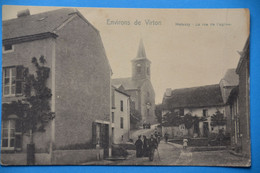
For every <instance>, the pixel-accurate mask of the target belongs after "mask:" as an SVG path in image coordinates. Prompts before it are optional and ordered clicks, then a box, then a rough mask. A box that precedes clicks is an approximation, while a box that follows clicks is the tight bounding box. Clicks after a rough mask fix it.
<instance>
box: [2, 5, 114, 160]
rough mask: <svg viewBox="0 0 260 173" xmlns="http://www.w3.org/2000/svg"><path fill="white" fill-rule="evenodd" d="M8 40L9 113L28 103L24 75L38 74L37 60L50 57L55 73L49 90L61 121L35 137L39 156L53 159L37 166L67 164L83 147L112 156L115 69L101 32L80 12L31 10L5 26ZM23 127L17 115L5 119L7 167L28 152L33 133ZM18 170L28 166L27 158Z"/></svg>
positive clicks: (5, 59) (4, 93)
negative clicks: (21, 102) (12, 106)
mask: <svg viewBox="0 0 260 173" xmlns="http://www.w3.org/2000/svg"><path fill="white" fill-rule="evenodd" d="M2 39H3V54H2V70H3V85H2V86H3V88H2V108H3V109H4V107H5V106H6V105H8V104H11V103H12V101H18V100H22V99H23V98H24V94H23V90H22V85H23V77H22V74H21V70H20V69H21V68H23V67H25V68H28V69H29V73H32V74H33V73H35V67H34V66H33V65H32V63H31V59H32V57H40V56H44V57H45V59H46V66H47V67H50V77H49V79H48V82H47V86H48V87H49V88H50V89H51V92H52V98H51V101H50V105H51V111H52V112H55V118H54V119H53V120H52V121H50V122H49V123H48V124H47V125H46V129H45V132H36V133H34V139H33V140H34V143H35V151H36V153H46V154H48V157H47V159H45V160H46V161H42V160H44V159H39V158H37V157H36V164H37V163H38V164H50V163H51V164H62V163H66V161H65V160H66V159H65V160H64V159H63V160H62V159H61V158H60V155H61V154H60V152H61V150H77V147H78V146H83V148H86V149H87V148H95V147H96V145H99V146H101V148H103V149H105V154H107V155H108V151H109V150H108V148H109V143H110V142H109V136H110V135H111V134H110V131H109V126H110V125H109V124H110V107H111V105H110V86H111V85H110V77H111V69H110V66H109V62H108V59H107V57H106V54H105V50H104V47H103V43H102V40H101V37H100V34H99V31H98V30H97V29H96V28H95V27H94V26H93V25H92V24H90V23H89V22H88V21H87V20H86V19H85V18H84V17H83V16H82V15H81V13H80V12H79V11H77V10H75V9H70V8H65V9H58V10H54V11H49V12H44V13H39V14H35V15H30V12H29V11H28V10H26V11H23V12H19V13H18V17H17V18H15V19H10V20H6V21H3V37H2ZM17 122H19V118H18V117H17V116H16V115H15V114H10V115H2V126H1V127H2V139H1V151H2V153H6V152H7V151H8V154H2V157H1V161H2V163H3V164H13V163H11V162H8V161H10V160H13V159H10V157H11V156H12V154H13V156H14V157H16V155H15V154H17V153H19V154H22V153H25V154H26V152H27V149H26V145H27V144H28V143H29V137H28V133H22V132H21V131H20V130H18V129H19V128H18V127H19V125H18V123H17ZM20 156H21V155H20ZM65 156H66V155H63V157H65ZM72 158H73V157H72ZM8 159H9V160H8ZM24 161H25V163H24ZM62 161H64V162H62ZM72 163H73V162H72ZM15 164H26V158H25V159H22V158H21V160H20V161H18V162H17V163H15Z"/></svg>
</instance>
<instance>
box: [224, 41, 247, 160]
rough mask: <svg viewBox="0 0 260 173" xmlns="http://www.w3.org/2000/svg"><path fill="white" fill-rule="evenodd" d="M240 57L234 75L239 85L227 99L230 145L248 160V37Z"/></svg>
mask: <svg viewBox="0 0 260 173" xmlns="http://www.w3.org/2000/svg"><path fill="white" fill-rule="evenodd" d="M240 55H241V56H240V60H239V62H238V65H237V68H236V73H237V74H238V75H239V85H238V87H237V88H235V89H233V90H232V91H231V95H230V97H229V99H228V102H229V105H230V112H231V117H232V118H231V126H232V133H231V135H232V141H231V144H232V147H233V148H234V149H235V150H236V152H238V153H241V154H242V155H243V156H246V157H248V158H250V157H251V151H250V150H251V142H250V109H249V108H250V102H249V80H250V78H249V37H248V39H247V41H246V43H245V46H244V48H243V51H242V52H241V53H240Z"/></svg>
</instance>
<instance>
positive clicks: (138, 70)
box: [136, 64, 141, 74]
mask: <svg viewBox="0 0 260 173" xmlns="http://www.w3.org/2000/svg"><path fill="white" fill-rule="evenodd" d="M136 66H137V67H136V71H137V73H139V74H140V73H141V64H137V65H136Z"/></svg>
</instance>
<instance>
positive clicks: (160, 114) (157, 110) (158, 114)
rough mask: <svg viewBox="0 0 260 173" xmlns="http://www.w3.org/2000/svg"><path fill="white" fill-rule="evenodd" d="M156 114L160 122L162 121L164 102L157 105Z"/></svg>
mask: <svg viewBox="0 0 260 173" xmlns="http://www.w3.org/2000/svg"><path fill="white" fill-rule="evenodd" d="M154 111H155V116H156V119H157V122H158V123H160V124H161V123H162V104H158V105H156V106H155V110H154Z"/></svg>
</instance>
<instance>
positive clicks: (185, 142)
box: [183, 138, 188, 150]
mask: <svg viewBox="0 0 260 173" xmlns="http://www.w3.org/2000/svg"><path fill="white" fill-rule="evenodd" d="M187 146H188V139H185V138H184V139H183V149H184V150H186V148H187Z"/></svg>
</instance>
